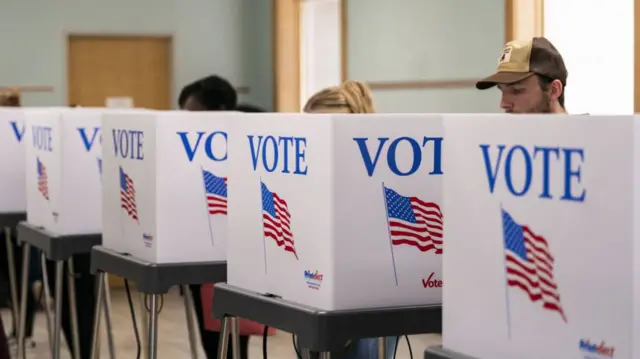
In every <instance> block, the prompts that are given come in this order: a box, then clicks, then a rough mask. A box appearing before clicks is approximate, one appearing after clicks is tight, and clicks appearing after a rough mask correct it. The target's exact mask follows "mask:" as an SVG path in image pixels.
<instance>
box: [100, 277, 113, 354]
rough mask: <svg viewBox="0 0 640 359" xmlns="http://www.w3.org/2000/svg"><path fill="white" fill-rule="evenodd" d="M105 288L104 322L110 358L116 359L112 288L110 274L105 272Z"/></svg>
mask: <svg viewBox="0 0 640 359" xmlns="http://www.w3.org/2000/svg"><path fill="white" fill-rule="evenodd" d="M101 284H102V286H103V288H104V290H103V293H104V300H103V301H102V304H103V306H104V323H105V326H106V329H107V347H108V348H109V358H111V359H115V357H116V346H115V344H114V341H113V326H112V325H111V288H110V287H109V275H107V274H106V273H104V279H103V280H102V281H101Z"/></svg>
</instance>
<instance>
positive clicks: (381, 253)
mask: <svg viewBox="0 0 640 359" xmlns="http://www.w3.org/2000/svg"><path fill="white" fill-rule="evenodd" d="M229 126H230V127H229V128H230V132H229V156H230V157H229V158H230V161H231V162H230V165H229V168H228V170H229V182H230V186H229V199H230V201H229V238H230V239H229V250H228V253H227V255H228V261H227V270H228V282H229V283H230V284H232V285H237V286H240V287H243V288H246V289H250V290H254V291H257V292H260V293H269V294H273V295H278V296H282V297H283V298H285V299H287V300H291V301H294V302H298V303H302V304H306V305H310V306H313V307H316V308H321V309H325V310H340V309H357V308H374V307H385V306H398V305H421V304H430V303H440V301H441V291H442V276H441V275H442V272H441V255H440V254H441V253H442V208H441V188H440V185H441V181H442V175H441V174H442V163H441V161H440V153H441V151H440V149H441V145H442V122H441V120H440V117H438V116H428V115H366V116H356V115H349V116H344V115H343V116H340V115H338V116H335V115H334V116H332V115H318V114H316V115H310V114H295V115H294V114H268V115H267V114H259V115H246V116H245V117H243V118H240V119H238V120H236V121H233V122H230V123H229Z"/></svg>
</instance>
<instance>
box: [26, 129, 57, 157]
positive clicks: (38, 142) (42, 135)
mask: <svg viewBox="0 0 640 359" xmlns="http://www.w3.org/2000/svg"><path fill="white" fill-rule="evenodd" d="M31 131H32V136H33V147H34V148H36V149H38V150H42V151H47V152H53V137H52V132H53V129H52V128H51V127H47V126H33V127H32V128H31Z"/></svg>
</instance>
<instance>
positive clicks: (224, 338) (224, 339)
mask: <svg viewBox="0 0 640 359" xmlns="http://www.w3.org/2000/svg"><path fill="white" fill-rule="evenodd" d="M230 327H231V317H226V316H225V317H224V318H222V325H221V326H220V340H219V342H218V359H227V351H228V349H229V333H230V329H231V328H230Z"/></svg>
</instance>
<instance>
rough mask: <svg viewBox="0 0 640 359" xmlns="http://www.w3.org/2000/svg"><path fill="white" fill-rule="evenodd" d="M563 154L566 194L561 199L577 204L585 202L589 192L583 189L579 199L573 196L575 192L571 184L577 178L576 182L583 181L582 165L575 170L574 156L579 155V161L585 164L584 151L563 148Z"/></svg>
mask: <svg viewBox="0 0 640 359" xmlns="http://www.w3.org/2000/svg"><path fill="white" fill-rule="evenodd" d="M562 154H563V155H564V158H565V160H564V194H563V195H562V197H560V199H562V200H565V201H576V202H584V198H585V197H586V195H587V190H586V189H584V188H583V189H582V192H581V193H580V194H579V195H578V197H574V196H573V191H572V190H571V183H572V181H571V180H572V179H573V177H575V178H576V182H577V183H580V180H581V175H582V173H581V171H582V168H581V167H580V165H577V166H576V167H577V168H576V169H574V168H573V165H572V164H573V162H572V155H574V154H575V155H578V157H579V161H580V162H581V163H584V150H582V149H579V148H563V149H562Z"/></svg>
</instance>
